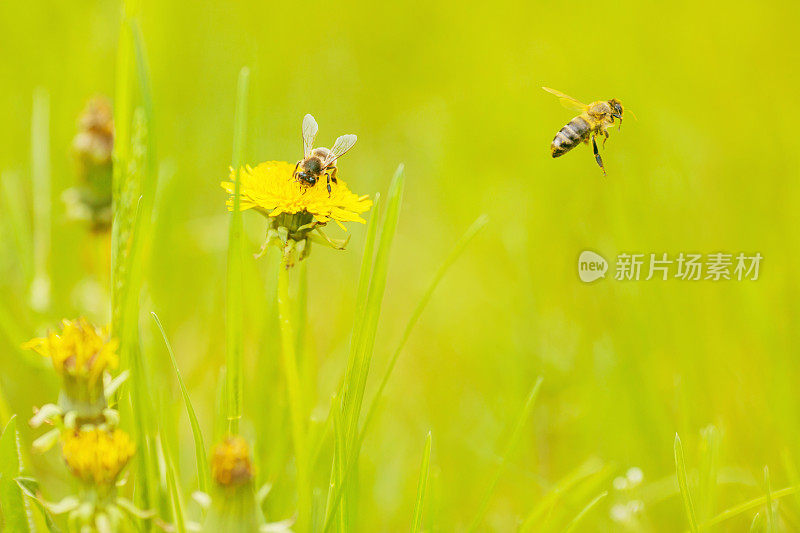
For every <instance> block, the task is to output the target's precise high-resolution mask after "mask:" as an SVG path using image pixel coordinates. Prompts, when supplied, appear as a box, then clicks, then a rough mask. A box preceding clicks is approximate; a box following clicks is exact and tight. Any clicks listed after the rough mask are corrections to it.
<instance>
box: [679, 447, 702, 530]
mask: <svg viewBox="0 0 800 533" xmlns="http://www.w3.org/2000/svg"><path fill="white" fill-rule="evenodd" d="M674 451H675V470H676V473H677V476H678V487H679V488H680V490H681V497H682V498H683V506H684V508H685V510H686V516H687V518H688V520H689V528H690V529H691V530H692V532H693V533H696V532H697V531H699V528H698V526H697V517H696V516H695V512H694V504H693V503H692V495H691V494H690V493H689V481H688V479H687V477H686V462H685V461H684V458H683V446H682V445H681V438H680V437H679V436H678V434H677V433H676V434H675V445H674Z"/></svg>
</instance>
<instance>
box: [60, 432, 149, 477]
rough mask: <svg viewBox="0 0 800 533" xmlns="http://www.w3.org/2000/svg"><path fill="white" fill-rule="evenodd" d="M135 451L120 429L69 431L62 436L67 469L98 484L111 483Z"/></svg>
mask: <svg viewBox="0 0 800 533" xmlns="http://www.w3.org/2000/svg"><path fill="white" fill-rule="evenodd" d="M135 451H136V446H135V445H134V443H133V441H131V438H130V437H129V436H128V434H127V433H125V432H124V431H122V430H121V429H116V430H114V431H104V430H101V429H93V430H90V431H68V432H66V433H64V435H62V437H61V455H62V457H63V458H64V462H65V463H66V464H67V467H68V468H69V470H70V472H72V474H73V475H75V477H77V478H79V479H80V480H81V481H83V482H85V483H88V484H91V485H95V486H98V487H113V486H114V484H115V483H116V480H117V477H119V474H120V472H122V469H123V468H125V465H127V464H128V461H130V459H131V457H133V454H134V453H135Z"/></svg>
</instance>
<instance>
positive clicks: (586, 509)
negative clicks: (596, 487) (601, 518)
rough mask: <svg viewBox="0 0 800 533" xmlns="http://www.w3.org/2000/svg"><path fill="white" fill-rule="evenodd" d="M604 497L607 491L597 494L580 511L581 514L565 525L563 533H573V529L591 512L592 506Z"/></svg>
mask: <svg viewBox="0 0 800 533" xmlns="http://www.w3.org/2000/svg"><path fill="white" fill-rule="evenodd" d="M606 496H608V491H606V492H603V493H601V494H598V495H597V496H596V497H595V498H594V499H593V500H592V501H590V502H589V503H588V504H587V505H586V507H584V508H583V509H581V512H579V513H578V514H577V515H575V518H573V519H572V520H571V521H570V523H569V524H567V527H566V529H564V533H572V531H575V528H576V527H578V524H579V523H580V522H581V520H583V518H584V517H585V516H586V515H587V514H588V513H589V511H591V510H592V509H593V508H594V506H595V505H597V504H598V503H599V502H600V500H602V499H603V498H605V497H606Z"/></svg>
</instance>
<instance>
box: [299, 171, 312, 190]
mask: <svg viewBox="0 0 800 533" xmlns="http://www.w3.org/2000/svg"><path fill="white" fill-rule="evenodd" d="M297 177H298V179H299V180H300V181H303V182H305V183H308V184H309V185H311V186H312V187H313V186H314V184H315V183H317V176H315V175H314V174H313V173H311V172H299V173H298V174H297Z"/></svg>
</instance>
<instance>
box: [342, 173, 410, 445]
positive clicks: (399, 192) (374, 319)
mask: <svg viewBox="0 0 800 533" xmlns="http://www.w3.org/2000/svg"><path fill="white" fill-rule="evenodd" d="M404 188H405V175H404V172H403V165H400V166H399V167H398V168H397V171H395V174H394V177H393V178H392V182H391V184H390V185H389V193H388V197H387V198H388V203H387V205H386V215H385V217H384V219H383V224H382V226H381V233H380V239H379V241H378V251H377V253H376V255H375V262H374V265H373V269H372V276H371V277H370V283H369V291H368V294H367V303H366V308H365V309H364V322H363V324H362V327H361V328H360V329H361V335H360V342H359V343H358V346H357V347H356V349H357V352H356V353H357V354H358V357H357V359H356V361H357V363H356V368H355V376H354V382H353V384H354V387H348V392H350V393H351V394H352V395H351V396H350V398H349V406H348V407H349V409H348V410H346V411H345V413H346V415H347V417H346V423H347V425H346V427H345V430H346V431H347V443H348V449H349V448H350V446H351V445H352V444H353V443H355V441H356V438H357V435H358V419H359V414H360V413H361V404H362V401H363V398H364V388H365V387H366V381H367V377H368V375H369V367H370V363H371V361H372V351H373V348H374V345H375V334H376V331H377V328H378V319H379V318H380V311H381V303H382V302H383V294H384V290H385V288H386V277H387V275H388V272H389V254H390V251H391V248H392V242H393V241H394V236H395V233H396V231H397V224H398V222H399V219H400V205H401V203H402V200H403V189H404Z"/></svg>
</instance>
